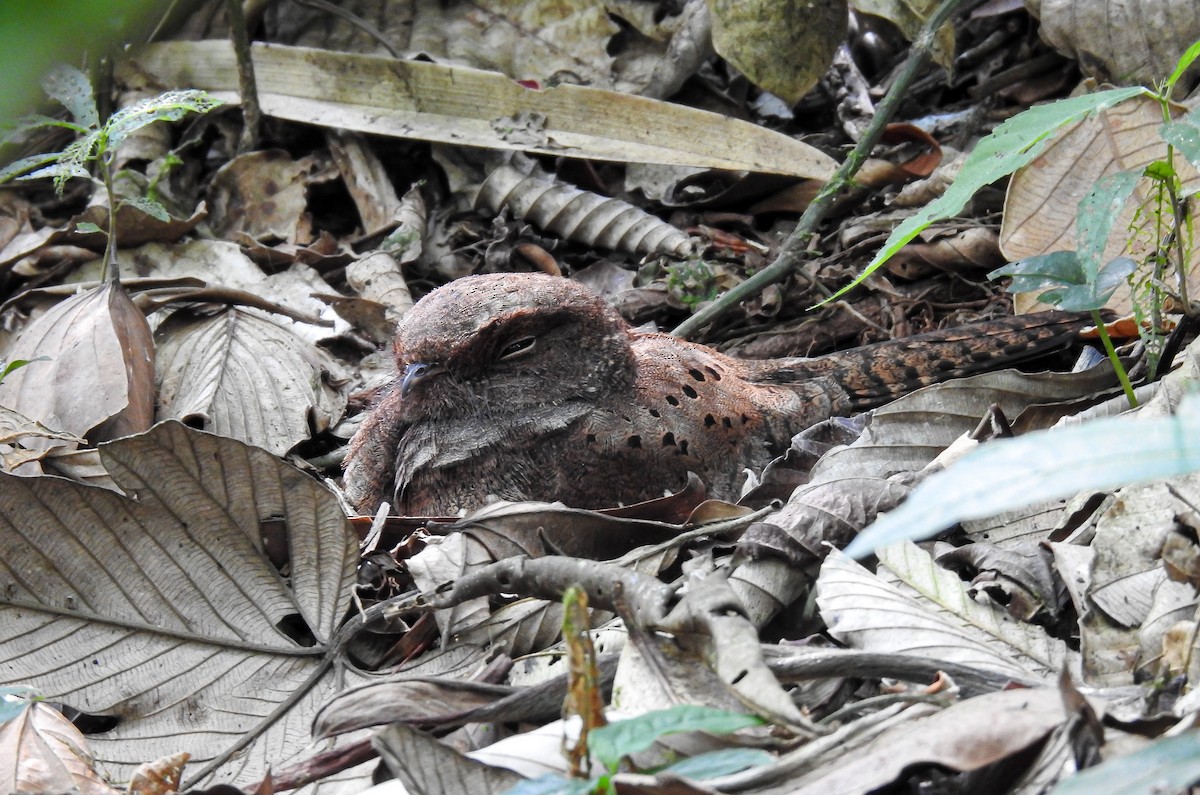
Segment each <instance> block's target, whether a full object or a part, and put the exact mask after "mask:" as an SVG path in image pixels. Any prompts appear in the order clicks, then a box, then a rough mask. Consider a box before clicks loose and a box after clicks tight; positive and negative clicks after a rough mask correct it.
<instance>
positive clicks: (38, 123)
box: [0, 113, 88, 144]
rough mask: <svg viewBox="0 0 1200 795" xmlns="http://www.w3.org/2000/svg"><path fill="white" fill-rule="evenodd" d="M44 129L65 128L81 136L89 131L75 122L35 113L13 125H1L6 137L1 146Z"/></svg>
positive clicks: (1, 139) (1, 140) (0, 128)
mask: <svg viewBox="0 0 1200 795" xmlns="http://www.w3.org/2000/svg"><path fill="white" fill-rule="evenodd" d="M42 127H65V128H66V129H68V130H71V131H73V132H76V133H79V134H80V135H82V134H84V133H86V132H87V131H88V128H87V127H84V126H82V125H79V124H75V123H74V122H69V121H63V120H62V119H55V118H53V117H51V116H43V115H41V114H37V113H35V114H33V115H30V116H24V117H22V118H20V119H17V120H16V121H15V122H13V123H12V124H5V125H0V130H2V131H3V133H4V137H3V138H0V144H7V143H10V142H11V141H12V140H13V139H14V138H16V137H17V136H20V135H24V134H25V133H27V132H31V131H33V130H39V129H41V128H42Z"/></svg>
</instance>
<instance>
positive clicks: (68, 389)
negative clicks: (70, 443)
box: [0, 282, 154, 442]
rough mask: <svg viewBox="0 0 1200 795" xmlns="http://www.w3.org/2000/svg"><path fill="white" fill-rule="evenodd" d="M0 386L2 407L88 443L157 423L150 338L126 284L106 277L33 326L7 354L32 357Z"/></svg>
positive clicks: (9, 356)
mask: <svg viewBox="0 0 1200 795" xmlns="http://www.w3.org/2000/svg"><path fill="white" fill-rule="evenodd" d="M39 356H46V357H48V358H49V361H45V362H34V363H31V364H29V365H27V366H25V367H22V368H21V369H19V370H16V371H15V372H13V373H12V374H10V375H9V376H8V378H6V379H5V380H4V383H3V384H0V405H4V406H7V407H8V408H11V409H13V410H15V411H18V412H20V413H21V414H24V415H25V416H27V417H29V418H30V419H33V420H36V421H38V422H40V423H42V424H43V425H45V426H47V427H49V428H52V429H54V430H58V431H65V432H67V433H70V434H74V435H75V436H86V437H88V438H89V439H91V440H92V441H93V442H96V441H103V440H105V439H113V438H116V437H118V436H125V435H128V434H131V433H137V432H139V431H144V430H145V429H147V428H149V427H150V424H151V423H152V422H153V421H154V341H153V338H152V337H151V334H150V327H149V325H147V323H146V317H145V315H143V314H142V312H141V310H139V309H138V308H137V307H136V306H134V305H133V302H132V301H130V299H129V295H128V294H127V293H126V292H125V289H124V288H123V287H122V286H121V285H120V284H119V283H115V282H106V283H104V284H102V285H100V286H98V287H95V288H93V289H91V290H88V291H87V292H85V293H80V294H79V295H75V296H72V297H71V298H68V299H67V300H65V301H62V302H61V303H59V304H57V305H56V306H54V307H52V308H51V309H49V310H48V311H47V312H46V313H45V314H43V315H42V316H41V317H39V318H37V319H36V320H34V321H33V322H32V323H30V324H29V325H28V326H27V327H26V328H25V329H24V330H23V331H22V332H21V334H20V335H19V336H18V337H17V340H16V342H15V343H14V344H13V346H12V348H11V349H9V350H8V351H6V352H5V358H7V359H8V360H13V359H30V360H32V359H36V358H38V357H39Z"/></svg>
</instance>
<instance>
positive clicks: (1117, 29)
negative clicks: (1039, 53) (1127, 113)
mask: <svg viewBox="0 0 1200 795" xmlns="http://www.w3.org/2000/svg"><path fill="white" fill-rule="evenodd" d="M1026 5H1027V6H1029V7H1030V10H1031V11H1033V13H1035V14H1037V16H1039V17H1040V18H1041V21H1042V27H1041V30H1040V33H1041V36H1042V38H1043V39H1045V40H1046V41H1047V42H1048V43H1049V44H1050V46H1052V47H1054V48H1055V49H1056V50H1058V51H1059V52H1061V53H1062V54H1064V55H1066V56H1069V57H1071V58H1074V59H1076V60H1077V61H1079V67H1080V69H1082V70H1083V72H1084V74H1086V75H1088V76H1090V77H1094V78H1095V79H1096V80H1098V81H1100V82H1106V83H1116V84H1118V85H1135V84H1139V83H1140V84H1141V85H1145V86H1149V85H1153V84H1154V82H1155V81H1157V80H1163V79H1165V78H1166V77H1167V75H1169V74H1171V72H1172V70H1174V69H1175V64H1176V62H1177V61H1178V60H1179V56H1181V55H1183V53H1184V50H1186V49H1187V48H1188V47H1190V46H1191V44H1192V42H1194V41H1196V39H1200V5H1197V4H1196V3H1193V2H1183V3H1181V2H1179V0H1026ZM1196 73H1197V72H1196V67H1195V66H1193V68H1192V74H1193V75H1195V74H1196Z"/></svg>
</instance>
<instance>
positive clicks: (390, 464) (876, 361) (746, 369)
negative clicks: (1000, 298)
mask: <svg viewBox="0 0 1200 795" xmlns="http://www.w3.org/2000/svg"><path fill="white" fill-rule="evenodd" d="M1086 317H1087V316H1086V315H1082V314H1077V313H1068V312H1058V311H1051V312H1041V313H1036V314H1033V315H1022V316H1015V317H1008V318H1002V319H999V320H993V321H987V322H984V323H978V324H975V325H973V326H966V327H961V328H957V329H945V330H940V331H934V332H929V333H926V334H919V335H915V336H912V337H908V338H904V339H899V340H890V341H885V342H880V343H874V344H871V345H865V346H862V347H859V348H854V349H850V350H846V351H839V352H836V353H832V354H826V355H823V356H817V357H788V358H779V359H764V360H748V359H738V358H734V357H730V356H727V355H725V354H722V353H720V352H718V351H716V350H714V349H712V348H709V347H707V346H705V345H702V344H698V343H693V342H688V341H686V340H683V339H679V338H677V337H673V336H671V335H669V334H663V333H657V332H647V331H639V330H635V329H633V328H632V327H630V325H629V324H628V323H626V322H625V320H624V319H623V318H622V317H621V316H620V315H619V314H618V313H617V312H616V311H615V310H614V309H613V308H612V307H611V306H610V305H609V304H608V303H607V302H606V301H605V300H604V299H603V298H602V297H601V296H600V295H598V294H597V293H595V292H593V291H592V290H590V289H589V288H587V287H585V286H584V285H582V284H580V283H579V282H577V281H574V280H572V279H569V278H566V277H560V276H551V275H546V274H534V273H524V274H518V273H506V274H486V275H474V276H466V277H462V278H459V279H456V280H454V281H451V282H450V283H448V284H446V285H444V286H442V287H439V288H437V289H435V290H433V291H432V292H430V293H429V294H427V295H426V296H425V297H424V298H422V299H421V300H420V301H418V302H417V303H416V304H415V305H414V306H413V307H412V308H411V309H410V310H409V311H408V312H407V313H406V314H405V315H404V316H403V317H402V318H401V320H400V322H399V324H398V327H397V331H396V336H395V341H394V346H393V350H394V357H395V363H396V376H395V378H394V380H392V381H391V382H390V384H388V385H387V386H386V387H385V388H384V389H383V390H381V392H380V393H379V395H378V398H377V400H376V402H375V404H374V406H373V407H372V408H371V409H370V410H369V414H368V415H367V417H366V418H365V419H364V421H363V422H362V424H361V425H360V427H359V429H358V430H357V431H356V433H355V434H354V436H353V438H352V439H351V442H350V446H349V449H348V451H347V455H346V465H345V472H344V478H343V483H344V486H345V493H346V496H347V498H348V499H349V501H350V503H351V505H352V506H353V507H354V508H355V509H356V510H358V511H359V512H361V513H364V514H373V513H374V512H375V511H376V510H377V509H378V507H379V506H380V505H381V503H383V502H384V501H387V502H389V503H390V504H391V508H392V512H393V513H396V514H398V515H406V516H454V515H461V514H462V513H463V512H467V511H471V510H475V509H477V508H480V507H483V506H484V505H486V504H488V503H490V502H494V501H496V500H512V501H521V500H537V501H547V502H553V501H560V502H563V503H565V504H567V505H569V506H571V507H577V508H602V507H611V506H615V505H619V504H631V503H634V502H639V501H642V500H647V499H652V498H654V497H661V496H663V495H664V494H665V493H668V492H670V491H671V490H673V489H677V488H679V487H682V486H683V485H684V483H685V482H686V481H687V478H688V473H695V474H696V475H698V476H699V477H700V478H701V479H702V480H703V481H704V483H705V485H706V486H707V489H708V493H709V495H710V496H713V497H717V498H720V499H728V500H734V499H736V498H737V496H738V492H739V484H740V481H741V480H742V478H743V477H744V475H743V470H744V469H746V468H750V469H752V470H758V469H761V468H762V467H763V466H765V465H766V464H767V463H768V462H769V461H771V460H772V459H773V458H774V457H776V456H777V455H779V454H781V453H782V452H783V451H784V450H786V449H787V447H788V445H789V444H790V442H791V439H792V437H793V436H794V435H795V434H796V433H799V432H800V431H803V430H805V429H806V428H808V427H810V426H812V425H815V424H817V423H818V422H821V421H823V420H826V419H829V418H831V417H836V416H845V415H850V414H853V413H856V412H861V411H864V410H866V409H868V408H871V407H874V406H878V405H881V404H882V403H885V402H887V401H889V400H891V399H893V398H895V397H898V396H900V395H902V394H904V393H907V392H910V391H913V390H915V389H917V388H919V387H921V386H925V385H928V384H932V383H937V382H941V381H946V380H949V379H951V378H954V377H958V376H962V375H965V374H969V373H972V372H979V371H982V370H988V369H997V368H998V367H1001V366H1006V365H1008V364H1011V363H1012V362H1014V361H1016V360H1018V359H1021V358H1028V357H1030V356H1032V355H1035V354H1038V353H1041V352H1045V351H1047V350H1050V349H1053V348H1060V347H1065V346H1066V345H1067V344H1069V343H1070V342H1071V341H1072V340H1074V339H1075V338H1076V337H1077V334H1078V331H1079V330H1080V329H1081V328H1082V327H1084V326H1085V325H1086V324H1087V322H1086V320H1085V318H1086Z"/></svg>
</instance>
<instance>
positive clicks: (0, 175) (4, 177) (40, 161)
mask: <svg viewBox="0 0 1200 795" xmlns="http://www.w3.org/2000/svg"><path fill="white" fill-rule="evenodd" d="M58 156H59V153H58V152H50V153H49V154H41V155H30V156H29V157H22V158H21V159H20V160H14V161H13V162H11V163H9V164H8V165H7V166H5V167H4V168H2V169H0V184H3V183H5V182H8V181H9V180H11V179H12V178H13V177H16V176H19V175H21V174H24V173H25V172H26V171H31V170H33V169H35V168H40V167H42V166H44V165H46V164H47V163H53V162H55V161H56V160H58Z"/></svg>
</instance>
